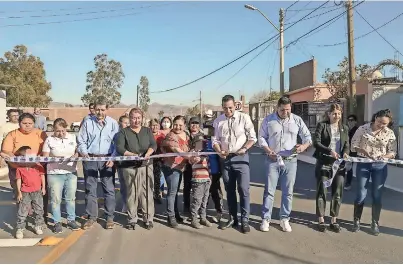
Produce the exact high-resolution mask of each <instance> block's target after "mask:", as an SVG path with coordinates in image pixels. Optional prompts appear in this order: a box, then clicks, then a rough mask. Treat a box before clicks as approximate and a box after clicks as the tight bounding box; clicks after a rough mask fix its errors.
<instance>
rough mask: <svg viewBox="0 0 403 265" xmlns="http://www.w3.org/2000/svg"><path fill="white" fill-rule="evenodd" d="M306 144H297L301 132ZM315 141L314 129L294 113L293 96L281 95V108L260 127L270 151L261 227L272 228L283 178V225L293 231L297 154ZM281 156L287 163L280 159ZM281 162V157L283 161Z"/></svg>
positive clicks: (264, 142) (260, 132) (260, 138)
mask: <svg viewBox="0 0 403 265" xmlns="http://www.w3.org/2000/svg"><path fill="white" fill-rule="evenodd" d="M298 135H299V136H300V137H301V139H302V144H297V136H298ZM311 144H312V139H311V133H310V132H309V130H308V128H307V127H306V125H305V123H304V121H303V120H302V118H301V117H299V116H297V115H295V114H292V113H291V100H290V99H289V98H288V97H285V96H284V97H281V98H280V99H279V100H278V103H277V112H275V113H272V114H270V115H268V116H267V117H266V118H265V119H264V120H263V122H262V125H261V127H260V131H259V145H260V146H261V147H262V148H263V149H264V151H265V152H266V154H267V159H266V168H267V172H266V175H265V182H266V183H265V188H264V193H263V207H262V219H263V221H262V224H261V226H260V230H262V231H263V232H267V231H269V225H270V220H271V214H272V209H273V202H274V193H275V191H276V187H277V182H278V180H279V179H280V186H281V193H282V196H281V208H280V220H281V221H280V226H281V228H282V229H283V231H284V232H291V231H292V229H291V226H290V223H289V216H290V213H291V208H292V197H293V192H294V183H295V177H296V173H297V158H296V157H295V156H293V155H292V154H294V153H297V154H298V153H302V152H303V151H305V150H306V149H307V148H308V147H309V146H310V145H311ZM279 156H281V158H282V160H283V162H284V163H283V164H282V163H279V161H278V159H279ZM280 162H281V161H280Z"/></svg>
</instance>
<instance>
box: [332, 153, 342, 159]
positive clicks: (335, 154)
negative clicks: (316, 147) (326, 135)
mask: <svg viewBox="0 0 403 265" xmlns="http://www.w3.org/2000/svg"><path fill="white" fill-rule="evenodd" d="M330 155H331V156H332V157H333V158H334V159H339V158H340V155H339V154H338V153H336V152H335V151H332V152H330Z"/></svg>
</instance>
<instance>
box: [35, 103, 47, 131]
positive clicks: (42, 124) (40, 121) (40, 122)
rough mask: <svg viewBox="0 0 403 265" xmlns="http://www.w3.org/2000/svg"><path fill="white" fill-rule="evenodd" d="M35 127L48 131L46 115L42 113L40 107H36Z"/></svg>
mask: <svg viewBox="0 0 403 265" xmlns="http://www.w3.org/2000/svg"><path fill="white" fill-rule="evenodd" d="M34 116H35V128H37V129H39V130H42V131H44V132H46V117H45V116H43V115H42V114H41V109H40V108H34Z"/></svg>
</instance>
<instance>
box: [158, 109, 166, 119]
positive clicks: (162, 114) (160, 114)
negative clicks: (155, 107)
mask: <svg viewBox="0 0 403 265" xmlns="http://www.w3.org/2000/svg"><path fill="white" fill-rule="evenodd" d="M164 114H165V112H164V111H163V110H160V111H159V112H158V116H159V117H160V119H162V117H164Z"/></svg>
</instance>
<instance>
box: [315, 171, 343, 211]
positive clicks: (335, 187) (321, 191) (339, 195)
mask: <svg viewBox="0 0 403 265" xmlns="http://www.w3.org/2000/svg"><path fill="white" fill-rule="evenodd" d="M345 173H346V172H345V170H344V169H340V170H338V171H337V173H336V176H335V177H334V179H333V182H332V185H331V186H330V188H331V190H332V198H331V201H330V216H331V217H338V216H339V210H340V206H341V202H342V199H343V187H344V175H345ZM315 175H316V181H317V190H316V215H317V216H318V217H324V216H325V210H326V200H327V199H326V197H327V188H325V186H324V185H323V181H326V180H328V179H330V178H331V177H332V165H323V164H321V163H317V164H316V168H315Z"/></svg>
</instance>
